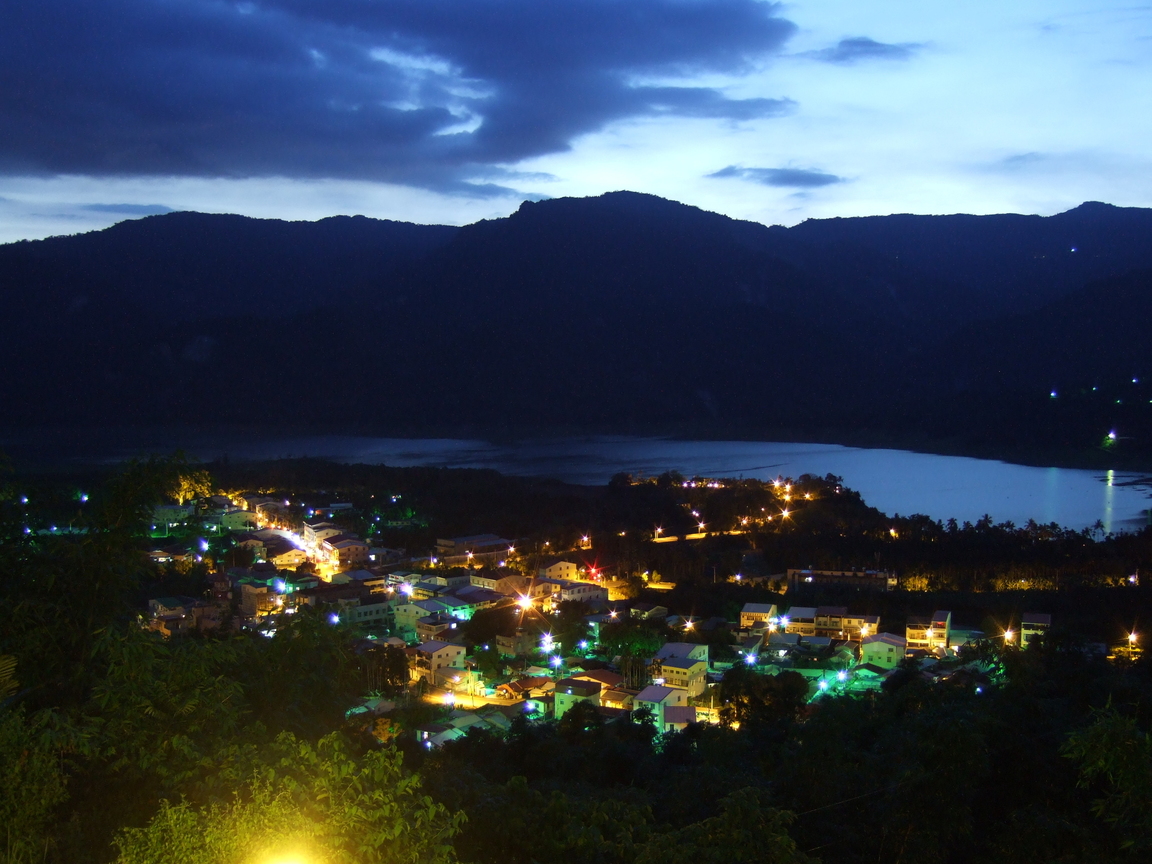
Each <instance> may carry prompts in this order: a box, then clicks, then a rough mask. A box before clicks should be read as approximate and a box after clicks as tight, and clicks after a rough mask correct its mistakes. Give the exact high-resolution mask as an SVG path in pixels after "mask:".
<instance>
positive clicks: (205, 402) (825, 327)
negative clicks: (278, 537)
mask: <svg viewBox="0 0 1152 864" xmlns="http://www.w3.org/2000/svg"><path fill="white" fill-rule="evenodd" d="M1147 269H1152V210H1145V209H1142V208H1118V207H1114V206H1112V205H1106V204H1100V203H1099V202H1085V203H1084V204H1082V205H1080V206H1078V207H1076V208H1073V209H1072V210H1069V211H1066V212H1065V213H1062V214H1057V215H1055V216H1049V217H1041V216H1020V215H1015V214H1003V215H994V216H965V215H963V214H961V215H953V216H914V215H896V216H883V217H881V216H872V217H846V218H840V219H832V220H808V221H806V222H803V223H800V224H799V225H797V226H793V227H791V228H785V227H782V226H765V225H761V224H759V223H754V222H748V221H743V220H736V219H732V218H730V217H727V216H724V215H723V214H718V213H710V212H709V211H706V210H702V209H700V208H696V207H691V206H689V205H683V204H679V203H677V202H673V201H668V200H666V199H661V198H658V197H656V196H651V195H645V194H642V193H631V192H613V193H606V194H605V195H603V196H597V197H593V198H559V199H549V200H545V201H539V202H525V203H524V204H522V205H521V207H520V208H519V209H518V210H517V211H516V212H515V213H513V214H512V215H510V216H508V217H503V218H500V219H491V220H482V221H480V222H477V223H473V224H471V225H467V226H462V227H459V228H456V227H452V226H421V225H414V224H412V223H403V222H392V221H388V220H374V219H370V218H368V217H329V218H328V219H325V220H320V221H319V222H284V221H282V220H252V219H248V218H247V217H237V216H227V215H224V216H217V215H211V214H194V213H169V214H163V215H158V216H149V217H146V218H144V219H139V220H129V221H127V222H124V223H118V224H117V225H116V226H112V227H111V228H108V229H104V231H101V232H92V233H89V234H84V235H75V236H73V237H66V238H49V239H47V240H43V241H24V242H21V243H17V244H7V245H5V246H0V301H2V302H3V304H4V308H5V309H6V310H8V311H7V314H6V315H5V316H4V319H3V320H0V362H3V364H4V367H5V368H6V369H7V370H9V374H8V375H6V376H5V379H4V380H3V381H0V400H3V404H5V405H6V406H8V407H7V410H6V411H5V412H4V413H5V415H6V416H5V418H4V420H3V421H0V424H2V425H6V426H9V427H24V428H27V427H29V426H33V425H36V424H45V423H56V424H76V425H82V424H84V423H93V424H109V423H117V422H121V421H123V420H124V419H125V418H129V419H131V420H132V421H133V422H137V423H141V424H150V423H152V424H154V423H177V424H178V423H191V422H219V423H238V422H243V423H257V424H267V425H269V426H270V427H274V426H276V425H277V424H286V423H308V424H314V425H315V424H319V425H326V426H327V427H330V428H333V429H338V428H346V427H349V426H351V425H356V426H357V428H379V429H390V428H398V427H399V426H403V427H404V428H407V429H419V428H422V427H427V428H433V427H435V428H438V429H442V428H444V427H445V426H451V424H452V423H453V422H456V423H457V424H458V425H459V426H460V427H461V428H463V427H465V426H470V427H474V426H483V427H485V428H492V427H494V426H498V425H499V424H502V423H506V424H513V425H517V426H518V427H520V426H527V427H533V428H542V429H547V428H561V427H563V428H565V429H572V428H581V425H582V424H583V425H584V426H586V427H587V428H592V427H595V428H596V429H598V430H606V429H612V428H619V429H621V430H623V429H627V430H630V431H643V430H645V429H658V428H659V429H667V428H684V427H685V426H689V427H692V428H699V429H704V430H709V429H710V430H713V431H714V433H715V434H723V433H724V430H726V429H727V430H740V431H741V434H747V433H748V431H749V430H753V431H754V430H765V434H767V432H768V431H770V430H773V429H781V428H790V429H803V428H811V429H821V430H832V432H833V433H835V430H836V429H840V430H842V431H843V434H844V435H845V436H848V435H849V434H851V435H855V436H857V437H858V436H859V435H861V434H864V433H867V434H870V435H875V436H877V437H880V438H882V437H883V435H884V434H888V433H892V434H895V433H896V432H897V431H899V432H900V433H902V434H908V433H909V432H911V433H914V434H918V435H923V436H927V437H935V438H938V439H941V440H943V439H944V438H948V439H949V440H971V441H973V442H976V443H981V442H983V443H988V442H989V441H991V442H992V443H995V441H996V440H997V436H999V437H1000V439H1002V440H1003V441H1005V442H1011V441H1018V440H1019V439H1020V438H1021V436H1037V437H1036V440H1037V441H1049V442H1054V443H1056V444H1059V446H1071V447H1091V446H1095V445H1096V444H1098V443H1099V436H1100V434H1101V433H1100V430H1101V429H1103V428H1105V427H1108V425H1109V424H1112V423H1114V422H1118V421H1117V420H1116V412H1115V411H1112V410H1106V409H1107V406H1105V405H1103V404H1095V403H1092V404H1089V402H1087V401H1086V402H1084V403H1083V404H1082V405H1081V406H1080V407H1079V408H1078V409H1076V412H1073V413H1074V414H1075V417H1073V416H1072V415H1069V414H1068V413H1067V412H1068V411H1069V410H1071V409H1067V408H1065V407H1064V406H1063V405H1061V407H1060V411H1063V412H1065V413H1064V414H1054V413H1053V410H1054V409H1053V406H1052V405H1050V404H1049V403H1047V402H1043V401H1036V402H1035V404H1034V402H1033V400H1034V399H1035V400H1039V396H1041V395H1042V396H1044V397H1045V398H1048V389H1047V388H1049V387H1053V386H1060V387H1064V386H1066V385H1065V384H1063V383H1060V382H1063V381H1065V380H1067V381H1069V382H1071V381H1073V379H1075V378H1076V375H1077V374H1078V373H1077V369H1076V368H1074V367H1076V366H1077V363H1078V362H1080V361H1083V363H1082V365H1083V370H1082V371H1083V372H1084V375H1088V370H1089V369H1091V370H1092V373H1091V374H1092V375H1095V376H1097V377H1100V376H1101V375H1102V374H1103V373H1102V372H1101V371H1100V367H1099V366H1097V365H1093V363H1092V362H1089V361H1091V359H1092V358H1091V357H1089V356H1087V355H1084V356H1083V357H1079V356H1078V355H1077V353H1076V350H1071V351H1068V350H1065V351H1064V354H1063V355H1061V356H1062V357H1063V359H1061V361H1060V363H1059V364H1057V365H1059V369H1058V370H1057V369H1056V365H1053V366H1052V369H1053V371H1052V375H1051V376H1050V377H1053V378H1059V379H1060V382H1057V381H1055V380H1053V381H1052V382H1049V383H1044V384H1043V385H1040V386H1037V382H1036V380H1035V378H1036V374H1035V373H1034V371H1028V370H1034V369H1035V368H1037V367H1036V363H1032V361H1031V360H1030V359H1029V357H1030V355H1035V356H1037V357H1038V356H1040V355H1041V354H1043V351H1042V350H1041V349H1042V346H1044V345H1045V344H1046V340H1047V339H1060V340H1063V341H1065V342H1067V341H1068V335H1067V334H1068V325H1067V321H1068V320H1075V319H1077V318H1078V317H1084V318H1085V320H1088V318H1090V317H1091V316H1086V312H1085V308H1084V307H1085V306H1086V305H1087V306H1091V305H1092V304H1099V303H1100V299H1099V298H1100V296H1101V295H1100V293H1099V292H1101V291H1103V292H1105V295H1104V296H1107V291H1108V290H1109V289H1108V288H1107V287H1105V288H1091V286H1093V285H1097V284H1103V283H1106V282H1107V280H1109V279H1121V280H1123V279H1124V278H1129V274H1133V273H1137V274H1138V273H1140V272H1142V271H1143V270H1147ZM1141 278H1143V277H1140V276H1131V277H1130V282H1131V286H1132V287H1131V288H1130V291H1131V292H1134V293H1131V296H1130V298H1129V301H1128V302H1129V304H1130V305H1131V306H1132V308H1133V309H1136V308H1137V307H1139V308H1143V307H1142V305H1141V304H1139V303H1137V302H1136V301H1137V298H1139V297H1140V296H1142V295H1140V293H1139V292H1140V291H1141V290H1143V289H1142V288H1140V287H1139V286H1140V285H1143V282H1141V281H1140V279H1141ZM1132 280H1135V281H1132ZM1117 284H1119V283H1117ZM1123 284H1125V285H1129V283H1128V282H1125V283H1123ZM1086 286H1087V287H1086ZM1094 291H1095V292H1096V293H1093V292H1094ZM1068 298H1071V299H1068ZM1062 302H1063V303H1064V305H1063V306H1061V305H1059V304H1060V303H1062ZM1046 310H1048V311H1046ZM1051 310H1055V311H1051ZM1088 311H1090V310H1088ZM1113 314H1122V311H1117V312H1113ZM1093 320H1094V319H1093ZM1133 326H1134V325H1133ZM997 327H999V328H1001V329H1000V330H998V329H997ZM1093 327H1094V329H1093V331H1092V332H1093V334H1094V335H1093V336H1092V338H1093V339H1095V340H1097V341H1100V340H1105V341H1106V340H1107V339H1108V335H1107V334H1108V331H1107V329H1106V328H1103V327H1102V326H1099V325H1095V324H1094V325H1093ZM1004 328H1007V329H1004ZM1131 329H1132V328H1131V327H1130V328H1129V330H1131ZM1033 331H1034V332H1033ZM1126 332H1128V331H1126ZM1046 334H1052V335H1051V336H1049V335H1046ZM1127 338H1128V340H1129V341H1130V342H1131V341H1133V340H1135V342H1139V343H1140V346H1143V344H1144V343H1145V341H1146V340H1144V339H1142V338H1137V337H1136V336H1128V337H1127ZM996 340H998V341H1000V342H1003V343H1005V344H1001V345H996V344H993V343H994V341H996ZM1110 350H1111V349H1110ZM1013 352H1015V353H1013ZM1112 354H1113V355H1115V356H1117V357H1121V358H1124V362H1125V363H1126V364H1127V365H1129V366H1133V367H1136V366H1141V367H1142V368H1140V369H1136V368H1133V369H1128V370H1126V371H1125V372H1124V373H1123V374H1124V375H1128V376H1135V377H1140V376H1142V375H1143V366H1146V365H1147V364H1148V363H1152V359H1149V360H1148V361H1146V360H1145V359H1144V358H1145V357H1146V354H1147V352H1146V351H1144V349H1143V347H1140V350H1135V348H1133V350H1129V351H1127V353H1124V352H1120V353H1119V354H1117V353H1116V352H1115V351H1113V352H1112ZM993 355H994V356H995V358H996V359H995V363H992V361H991V360H989V362H988V363H982V362H979V361H980V360H981V358H991V357H993ZM1110 356H1112V355H1110ZM1037 362H1039V361H1037ZM1052 362H1053V363H1054V362H1055V361H1052ZM1116 362H1120V361H1116ZM1030 363H1031V365H1029V364H1030ZM989 364H991V365H989ZM996 364H999V365H998V366H996ZM1041 365H1043V364H1041ZM992 366H996V368H1000V367H1005V368H1009V369H1011V368H1014V366H1018V367H1019V369H1020V370H1021V374H1020V375H1017V376H1015V377H1013V376H1004V375H998V374H996V373H995V371H994V370H993V369H992ZM1148 371H1149V377H1150V378H1152V369H1149V370H1148ZM1089 377H1091V376H1089ZM1067 386H1073V385H1071V384H1068V385H1067ZM1097 386H1101V385H1099V384H1098V385H1097ZM1107 386H1109V387H1110V386H1112V385H1111V384H1108V385H1107ZM1057 401H1059V400H1057ZM1089 401H1090V400H1089ZM1146 401H1147V400H1146ZM1077 412H1078V413H1077ZM1146 413H1147V412H1146ZM1149 421H1152V416H1149V417H1145V416H1144V415H1143V414H1139V416H1137V414H1132V415H1131V416H1129V415H1128V414H1126V415H1125V416H1124V418H1123V422H1124V423H1125V424H1127V426H1128V427H1129V428H1131V429H1132V430H1138V432H1139V434H1134V435H1132V436H1128V439H1129V440H1130V441H1131V440H1135V441H1138V442H1141V443H1139V444H1126V445H1125V446H1126V447H1144V446H1146V445H1144V444H1143V441H1144V438H1145V437H1146V436H1145V435H1144V431H1145V428H1146V427H1147V430H1148V431H1149V432H1150V433H1152V423H1150V422H1149ZM1053 422H1058V423H1059V424H1061V429H1064V430H1065V431H1067V432H1068V434H1059V435H1057V434H1053V433H1051V430H1050V429H1047V427H1048V426H1051V424H1052V423H1053ZM997 430H999V431H997ZM1073 430H1074V431H1073ZM1147 437H1152V435H1149V436H1147ZM1061 442H1062V443H1061Z"/></svg>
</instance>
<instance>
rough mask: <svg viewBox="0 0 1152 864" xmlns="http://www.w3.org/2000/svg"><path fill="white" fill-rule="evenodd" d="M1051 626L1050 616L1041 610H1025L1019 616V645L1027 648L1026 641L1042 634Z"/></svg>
mask: <svg viewBox="0 0 1152 864" xmlns="http://www.w3.org/2000/svg"><path fill="white" fill-rule="evenodd" d="M1051 626H1052V616H1051V615H1045V614H1043V613H1041V612H1025V613H1024V614H1023V615H1022V616H1021V617H1020V647H1021V648H1027V647H1028V643H1029V642H1031V641H1032V640H1033V639H1035V638H1036V637H1038V636H1044V635H1045V634H1046V633H1047V632H1048V628H1049V627H1051Z"/></svg>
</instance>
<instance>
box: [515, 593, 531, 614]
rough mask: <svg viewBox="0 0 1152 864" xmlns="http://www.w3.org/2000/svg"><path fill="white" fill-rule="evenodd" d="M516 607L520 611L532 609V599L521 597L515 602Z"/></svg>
mask: <svg viewBox="0 0 1152 864" xmlns="http://www.w3.org/2000/svg"><path fill="white" fill-rule="evenodd" d="M516 605H517V606H519V607H520V608H521V609H523V610H525V611H527V610H529V609H531V608H532V598H531V597H525V596H523V595H521V596H520V597H519V598H518V599H517V600H516Z"/></svg>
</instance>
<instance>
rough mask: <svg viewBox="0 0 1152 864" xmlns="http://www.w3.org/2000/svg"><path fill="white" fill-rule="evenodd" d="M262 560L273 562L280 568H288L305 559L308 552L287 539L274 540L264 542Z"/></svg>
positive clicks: (297, 564)
mask: <svg viewBox="0 0 1152 864" xmlns="http://www.w3.org/2000/svg"><path fill="white" fill-rule="evenodd" d="M264 560H265V561H268V562H271V563H272V564H275V565H276V567H277V568H278V569H280V570H289V569H292V568H295V567H299V566H300V565H301V564H303V563H304V562H305V561H307V560H308V553H307V552H305V551H304V550H303V549H300V548H298V547H296V546H293V545H292V544H291V543H289V542H288V541H287V540H274V541H268V542H266V543H265V545H264Z"/></svg>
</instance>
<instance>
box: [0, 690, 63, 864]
mask: <svg viewBox="0 0 1152 864" xmlns="http://www.w3.org/2000/svg"><path fill="white" fill-rule="evenodd" d="M67 797H68V794H67V792H66V790H65V787H64V772H63V766H62V765H61V762H60V756H59V754H58V752H57V749H56V747H55V746H54V745H53V742H52V736H51V731H50V726H49V715H48V714H47V712H39V713H37V714H34V715H31V716H27V715H26V714H25V712H24V710H23V709H18V710H16V711H5V710H4V709H0V850H3V851H2V852H0V860H3V861H5V862H12V864H16V862H21V861H29V862H31V861H40V860H42V859H43V857H44V856H45V853H46V850H47V849H48V847H49V846H50V845H51V828H52V822H53V817H54V815H55V813H54V810H55V809H56V807H57V806H58V805H59V804H60V803H61V802H63V801H64V800H65V799H66V798H67Z"/></svg>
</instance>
